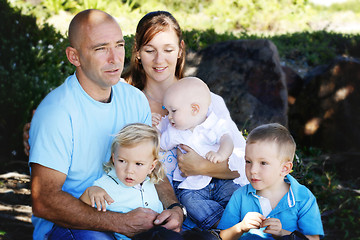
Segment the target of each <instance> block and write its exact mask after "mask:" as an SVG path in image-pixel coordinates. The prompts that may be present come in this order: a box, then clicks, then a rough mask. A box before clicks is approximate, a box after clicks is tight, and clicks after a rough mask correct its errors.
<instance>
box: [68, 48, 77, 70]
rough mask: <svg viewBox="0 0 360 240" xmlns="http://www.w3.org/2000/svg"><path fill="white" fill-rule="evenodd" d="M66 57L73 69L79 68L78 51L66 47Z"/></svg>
mask: <svg viewBox="0 0 360 240" xmlns="http://www.w3.org/2000/svg"><path fill="white" fill-rule="evenodd" d="M66 57H67V59H68V60H69V62H70V63H71V64H72V65H74V66H75V67H79V66H80V58H79V53H78V51H77V50H76V49H75V48H73V47H67V48H66Z"/></svg>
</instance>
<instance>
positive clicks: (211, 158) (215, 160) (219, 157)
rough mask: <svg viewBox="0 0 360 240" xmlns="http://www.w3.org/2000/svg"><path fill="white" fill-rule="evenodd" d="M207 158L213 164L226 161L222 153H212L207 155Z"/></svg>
mask: <svg viewBox="0 0 360 240" xmlns="http://www.w3.org/2000/svg"><path fill="white" fill-rule="evenodd" d="M205 158H206V159H207V160H209V161H210V162H213V163H218V162H223V161H225V160H226V158H224V157H223V156H222V155H221V154H220V153H217V152H214V151H210V152H208V153H207V154H206V155H205Z"/></svg>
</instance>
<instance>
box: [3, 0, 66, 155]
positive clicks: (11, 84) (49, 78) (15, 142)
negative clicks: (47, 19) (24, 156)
mask: <svg viewBox="0 0 360 240" xmlns="http://www.w3.org/2000/svg"><path fill="white" fill-rule="evenodd" d="M0 15H1V22H2V24H1V25H0V41H1V44H0V79H1V82H0V95H1V98H0V112H1V113H2V114H1V115H0V132H1V134H0V146H1V149H0V150H1V152H3V151H4V152H6V153H7V155H8V153H10V152H12V151H14V150H15V152H13V154H15V153H16V152H18V151H19V149H21V142H22V141H21V136H22V134H21V133H22V126H23V125H24V123H25V122H27V121H29V120H30V119H31V112H32V111H31V110H32V109H33V108H36V106H37V105H38V104H39V102H40V100H41V99H42V98H43V97H44V96H45V95H46V94H47V93H48V92H49V91H50V90H51V89H53V88H54V87H56V86H58V85H59V84H60V83H61V82H62V81H63V80H64V76H65V75H67V74H68V73H69V72H70V71H71V70H70V69H72V68H71V67H70V65H69V64H68V61H67V60H66V56H65V54H64V48H65V45H66V41H65V40H64V38H63V36H62V35H61V34H59V33H57V32H56V31H55V30H54V29H53V28H52V27H49V26H47V25H45V26H44V27H43V28H42V29H39V28H38V27H37V25H36V19H35V18H34V17H31V16H24V15H21V14H20V12H19V10H16V9H12V8H10V7H9V5H8V4H7V2H6V1H5V0H0Z"/></svg>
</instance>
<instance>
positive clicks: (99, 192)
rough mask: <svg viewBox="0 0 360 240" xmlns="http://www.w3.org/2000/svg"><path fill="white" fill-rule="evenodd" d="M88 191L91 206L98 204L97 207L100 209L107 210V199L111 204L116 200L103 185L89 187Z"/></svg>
mask: <svg viewBox="0 0 360 240" xmlns="http://www.w3.org/2000/svg"><path fill="white" fill-rule="evenodd" d="M87 192H88V196H89V199H90V202H91V206H92V207H95V204H96V208H97V210H98V211H101V210H102V211H103V212H106V203H105V201H106V202H107V203H108V204H109V205H110V204H111V203H113V202H114V200H113V199H112V198H111V197H110V195H109V194H107V192H106V191H105V190H104V189H102V188H101V187H97V186H91V187H88V189H87Z"/></svg>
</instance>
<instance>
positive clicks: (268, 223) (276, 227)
mask: <svg viewBox="0 0 360 240" xmlns="http://www.w3.org/2000/svg"><path fill="white" fill-rule="evenodd" d="M261 227H267V228H265V230H264V232H265V233H270V234H272V235H273V236H276V237H281V236H283V235H284V234H282V225H281V222H280V220H279V219H277V218H267V219H265V220H264V221H263V222H262V224H261Z"/></svg>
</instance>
